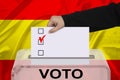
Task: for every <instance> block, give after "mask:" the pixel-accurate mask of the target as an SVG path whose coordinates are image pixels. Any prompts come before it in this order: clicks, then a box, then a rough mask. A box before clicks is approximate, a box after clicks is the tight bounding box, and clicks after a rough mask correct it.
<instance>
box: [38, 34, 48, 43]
mask: <svg viewBox="0 0 120 80" xmlns="http://www.w3.org/2000/svg"><path fill="white" fill-rule="evenodd" d="M45 36H46V35H43V36H41V37H39V40H40V43H42V42H43V40H44V38H45Z"/></svg>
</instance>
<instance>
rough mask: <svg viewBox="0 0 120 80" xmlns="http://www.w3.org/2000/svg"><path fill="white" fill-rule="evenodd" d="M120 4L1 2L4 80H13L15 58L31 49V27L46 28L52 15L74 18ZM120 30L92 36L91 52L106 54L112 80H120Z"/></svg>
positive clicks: (0, 71)
mask: <svg viewBox="0 0 120 80" xmlns="http://www.w3.org/2000/svg"><path fill="white" fill-rule="evenodd" d="M111 2H114V3H118V2H120V0H0V80H10V77H11V69H12V66H13V64H14V60H15V56H16V53H17V51H18V50H20V49H30V28H31V26H46V25H47V22H48V20H49V18H50V17H51V16H52V15H64V14H70V13H73V12H76V11H82V10H87V9H91V8H95V7H99V6H104V5H108V4H110V3H111ZM119 34H120V28H119V26H116V27H114V28H111V29H107V30H101V31H97V32H92V33H90V48H92V49H96V48H97V49H100V50H102V51H103V52H104V55H105V57H106V59H107V62H108V64H109V66H110V69H111V80H120V64H119V63H120V55H119V53H120V35H119Z"/></svg>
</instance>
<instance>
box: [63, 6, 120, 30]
mask: <svg viewBox="0 0 120 80" xmlns="http://www.w3.org/2000/svg"><path fill="white" fill-rule="evenodd" d="M62 17H63V20H64V22H65V26H89V27H90V32H93V31H97V30H103V29H107V28H111V27H114V26H118V25H120V4H117V5H116V4H110V5H108V6H103V7H98V8H94V9H90V10H86V11H81V12H76V13H73V14H70V15H64V16H62Z"/></svg>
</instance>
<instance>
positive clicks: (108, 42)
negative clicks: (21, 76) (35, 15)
mask: <svg viewBox="0 0 120 80" xmlns="http://www.w3.org/2000/svg"><path fill="white" fill-rule="evenodd" d="M47 23H48V20H0V59H2V60H11V59H12V60H14V59H15V56H16V53H17V51H18V50H21V49H30V28H31V27H32V26H47ZM119 34H120V27H115V28H111V29H107V30H102V31H97V32H93V33H90V48H91V49H100V50H102V51H103V52H104V55H105V57H106V59H107V60H120V56H119V52H120V35H119Z"/></svg>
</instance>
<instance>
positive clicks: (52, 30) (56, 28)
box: [49, 25, 62, 33]
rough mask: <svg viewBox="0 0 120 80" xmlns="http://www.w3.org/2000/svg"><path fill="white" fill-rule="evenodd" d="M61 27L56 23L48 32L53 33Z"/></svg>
mask: <svg viewBox="0 0 120 80" xmlns="http://www.w3.org/2000/svg"><path fill="white" fill-rule="evenodd" d="M61 28H62V27H61V26H60V25H57V26H56V27H54V28H52V29H51V30H49V33H54V32H56V31H58V30H60V29H61Z"/></svg>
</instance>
